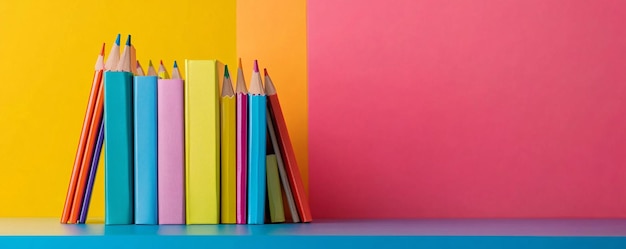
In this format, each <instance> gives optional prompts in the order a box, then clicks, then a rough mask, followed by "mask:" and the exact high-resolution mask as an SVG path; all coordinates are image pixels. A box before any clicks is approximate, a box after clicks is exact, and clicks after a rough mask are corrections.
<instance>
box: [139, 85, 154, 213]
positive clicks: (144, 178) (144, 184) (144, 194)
mask: <svg viewBox="0 0 626 249" xmlns="http://www.w3.org/2000/svg"><path fill="white" fill-rule="evenodd" d="M134 85H135V88H134V93H133V95H134V98H133V105H134V117H135V120H134V121H135V124H134V127H135V133H134V134H135V224H146V225H155V224H158V210H157V209H158V202H157V186H158V185H157V172H158V160H157V150H158V146H157V145H158V143H157V141H158V138H157V137H158V131H157V127H158V126H157V76H135V82H134Z"/></svg>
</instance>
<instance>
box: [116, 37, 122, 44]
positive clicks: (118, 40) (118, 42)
mask: <svg viewBox="0 0 626 249" xmlns="http://www.w3.org/2000/svg"><path fill="white" fill-rule="evenodd" d="M121 36H122V35H121V34H117V38H115V45H118V46H119V45H120V37H121Z"/></svg>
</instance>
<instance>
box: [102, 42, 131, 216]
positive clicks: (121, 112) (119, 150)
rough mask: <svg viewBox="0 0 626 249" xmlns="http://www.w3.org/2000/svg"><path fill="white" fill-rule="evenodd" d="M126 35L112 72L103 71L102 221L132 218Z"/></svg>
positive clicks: (128, 67)
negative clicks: (103, 163)
mask: <svg viewBox="0 0 626 249" xmlns="http://www.w3.org/2000/svg"><path fill="white" fill-rule="evenodd" d="M129 47H130V36H129V38H128V41H127V43H126V46H125V48H124V55H123V56H122V58H121V59H120V61H119V63H118V66H117V68H116V70H117V71H116V72H112V71H109V72H105V73H104V140H105V144H106V146H105V152H104V162H105V167H104V196H105V197H104V198H105V201H104V202H105V207H104V217H105V219H104V223H105V224H107V225H112V224H132V223H133V221H134V219H133V189H134V188H133V155H134V154H133V105H132V101H133V94H132V93H133V74H132V73H131V72H130V55H129V53H128V48H129Z"/></svg>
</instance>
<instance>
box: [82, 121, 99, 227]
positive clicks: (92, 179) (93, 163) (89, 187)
mask: <svg viewBox="0 0 626 249" xmlns="http://www.w3.org/2000/svg"><path fill="white" fill-rule="evenodd" d="M103 142H104V122H103V120H102V119H101V120H100V126H99V127H98V141H97V142H96V148H95V149H94V151H93V157H92V160H91V168H90V170H89V177H88V178H87V188H86V189H85V196H84V198H83V205H82V209H81V210H80V217H79V218H78V223H85V221H86V220H87V212H88V211H89V202H90V201H91V192H92V190H93V183H94V182H95V181H96V171H97V170H98V163H99V162H100V153H101V152H102V143H103Z"/></svg>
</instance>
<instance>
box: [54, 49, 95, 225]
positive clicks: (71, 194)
mask: <svg viewBox="0 0 626 249" xmlns="http://www.w3.org/2000/svg"><path fill="white" fill-rule="evenodd" d="M104 45H105V44H102V50H101V51H100V54H99V55H98V59H97V60H96V68H95V72H94V75H93V81H92V84H91V92H90V94H89V100H88V102H87V110H86V111H85V118H84V120H83V128H82V130H81V132H80V139H79V141H78V149H77V150H76V156H75V158H74V168H73V169H72V176H71V177H70V184H69V187H68V188H67V195H66V196H65V206H63V214H62V215H61V223H67V222H68V220H69V219H70V213H71V211H72V210H73V205H72V204H73V202H74V200H75V193H76V187H77V185H78V180H79V179H78V178H79V173H80V171H81V165H82V164H83V160H84V156H83V155H84V154H85V147H86V144H87V140H88V139H87V138H88V135H89V128H90V126H91V122H92V120H93V119H92V117H93V112H94V109H96V99H97V95H98V92H99V91H100V88H101V86H102V74H103V73H104ZM78 209H79V210H80V207H79V208H78Z"/></svg>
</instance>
